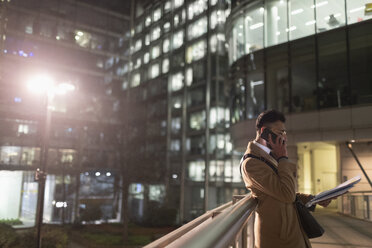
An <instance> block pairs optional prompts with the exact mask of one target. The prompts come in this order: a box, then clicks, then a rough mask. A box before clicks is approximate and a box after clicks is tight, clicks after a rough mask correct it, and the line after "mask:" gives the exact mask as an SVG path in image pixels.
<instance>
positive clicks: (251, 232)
mask: <svg viewBox="0 0 372 248" xmlns="http://www.w3.org/2000/svg"><path fill="white" fill-rule="evenodd" d="M255 218H256V215H255V213H253V214H252V216H251V217H250V218H249V220H248V223H247V227H248V230H247V235H248V237H247V239H246V240H247V242H248V244H247V246H246V247H247V248H254V220H255Z"/></svg>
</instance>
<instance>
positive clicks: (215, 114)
mask: <svg viewBox="0 0 372 248" xmlns="http://www.w3.org/2000/svg"><path fill="white" fill-rule="evenodd" d="M228 114H229V111H228V110H227V109H224V108H221V107H213V108H211V110H210V112H209V120H210V121H209V128H215V127H217V126H220V125H224V124H225V120H227V121H228V116H227V115H228ZM226 117H227V118H226Z"/></svg>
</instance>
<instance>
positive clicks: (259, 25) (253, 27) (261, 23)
mask: <svg viewBox="0 0 372 248" xmlns="http://www.w3.org/2000/svg"><path fill="white" fill-rule="evenodd" d="M262 26H263V22H259V23H256V24H253V25H251V26H250V27H249V28H250V29H251V30H254V29H257V28H260V27H262Z"/></svg>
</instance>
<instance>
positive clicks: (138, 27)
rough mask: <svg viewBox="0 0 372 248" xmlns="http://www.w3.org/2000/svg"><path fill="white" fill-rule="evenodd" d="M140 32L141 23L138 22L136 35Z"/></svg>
mask: <svg viewBox="0 0 372 248" xmlns="http://www.w3.org/2000/svg"><path fill="white" fill-rule="evenodd" d="M141 32H142V22H140V23H139V24H138V25H137V26H136V33H137V34H139V33H141Z"/></svg>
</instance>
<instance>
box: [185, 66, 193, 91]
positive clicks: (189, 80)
mask: <svg viewBox="0 0 372 248" xmlns="http://www.w3.org/2000/svg"><path fill="white" fill-rule="evenodd" d="M191 84H192V68H191V67H189V68H187V70H186V85H187V86H190V85H191Z"/></svg>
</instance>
